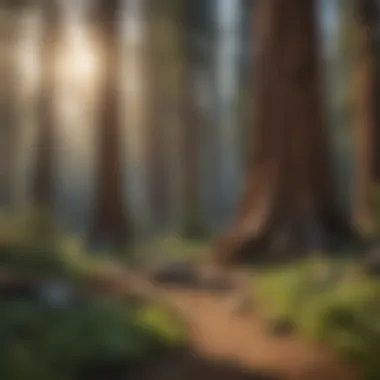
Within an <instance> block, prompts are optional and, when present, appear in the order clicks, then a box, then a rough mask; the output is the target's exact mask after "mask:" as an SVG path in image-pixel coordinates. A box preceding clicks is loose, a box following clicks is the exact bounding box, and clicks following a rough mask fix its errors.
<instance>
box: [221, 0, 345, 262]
mask: <svg viewBox="0 0 380 380" xmlns="http://www.w3.org/2000/svg"><path fill="white" fill-rule="evenodd" d="M257 11H258V12H260V16H261V17H260V19H259V20H260V21H259V22H260V24H259V25H258V26H259V29H258V31H259V33H258V35H257V36H256V41H257V44H258V49H259V56H258V62H257V64H256V82H255V83H256V86H258V87H257V88H256V89H257V92H258V93H259V96H258V98H257V99H256V100H257V104H256V107H257V108H256V112H255V128H256V129H255V132H256V133H255V136H254V141H255V144H256V145H255V147H254V148H255V149H254V155H252V161H251V167H250V170H249V171H248V173H247V176H248V178H247V184H246V192H245V196H244V199H243V201H242V204H241V211H240V215H239V217H238V220H237V222H236V224H235V226H234V228H233V229H232V231H231V233H229V234H227V235H226V236H225V237H224V238H222V239H221V240H220V241H219V242H218V244H217V246H216V250H215V254H216V259H217V260H218V261H219V262H221V263H237V262H241V261H246V260H256V261H261V260H263V261H273V260H276V261H279V260H281V259H289V258H292V257H294V256H295V255H299V254H301V253H302V254H303V253H304V252H305V251H310V250H322V249H326V248H328V247H329V246H330V244H331V243H332V242H334V240H335V239H339V238H346V237H351V236H352V232H351V228H350V226H349V225H348V222H347V219H346V218H345V217H344V216H343V212H342V210H341V209H340V207H339V204H338V201H337V199H336V194H335V189H334V185H333V175H332V172H331V164H330V157H329V151H328V136H327V131H326V128H325V125H324V123H323V118H322V111H323V109H322V95H321V88H320V85H321V75H320V71H319V56H318V51H317V19H316V2H315V1H312V0H309V1H304V0H287V1H278V0H261V1H260V2H259V9H258V10H257ZM264 252H265V253H264Z"/></svg>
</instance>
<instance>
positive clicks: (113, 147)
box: [90, 0, 131, 249]
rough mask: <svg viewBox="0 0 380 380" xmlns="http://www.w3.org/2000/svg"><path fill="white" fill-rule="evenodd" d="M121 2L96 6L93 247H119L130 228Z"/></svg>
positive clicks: (105, 0)
mask: <svg viewBox="0 0 380 380" xmlns="http://www.w3.org/2000/svg"><path fill="white" fill-rule="evenodd" d="M120 5H121V1H119V0H100V7H99V8H100V9H99V14H100V17H101V20H100V22H101V25H100V30H101V38H102V39H103V54H104V55H103V59H104V67H103V81H102V88H101V98H100V102H101V103H100V107H101V109H100V119H99V133H98V139H99V140H98V141H99V142H98V143H99V146H98V154H99V156H98V172H97V182H96V189H97V193H96V199H95V202H94V204H95V210H94V220H93V227H92V230H91V235H90V240H91V244H92V245H93V246H94V247H95V248H103V247H107V248H110V247H111V248H116V249H118V248H122V247H123V246H124V245H125V244H126V243H127V242H128V241H129V239H130V237H131V236H130V232H131V230H130V228H131V227H130V225H129V223H128V221H127V219H126V215H125V211H124V202H123V185H122V157H121V152H120V150H121V149H120V145H119V144H120V141H119V138H120V136H119V127H120V122H119V120H120V118H119V100H120V98H119V90H120V89H119V82H120V64H119V60H120V47H119V38H118V36H119V32H120V31H119V23H118V15H119V10H120Z"/></svg>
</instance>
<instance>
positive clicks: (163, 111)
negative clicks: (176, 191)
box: [147, 0, 169, 232]
mask: <svg viewBox="0 0 380 380" xmlns="http://www.w3.org/2000/svg"><path fill="white" fill-rule="evenodd" d="M149 4H150V5H151V9H150V12H149V13H150V14H149V18H150V28H149V31H148V33H149V41H150V43H149V44H148V45H149V47H148V48H149V53H148V54H149V62H150V63H149V73H148V77H149V90H148V96H149V110H150V115H149V116H150V121H149V122H148V124H147V128H148V131H147V156H148V171H147V175H148V177H147V183H148V202H149V207H150V213H151V224H152V229H153V231H156V232H163V230H164V229H165V227H166V226H167V224H168V220H169V172H168V145H167V144H168V136H167V132H168V129H167V125H166V120H167V114H168V108H169V107H168V104H169V102H168V94H167V92H166V91H165V90H166V86H165V82H164V81H165V79H166V78H165V69H166V64H167V62H168V57H167V50H166V48H165V47H166V38H167V37H169V36H168V34H167V32H168V26H167V23H168V19H167V12H165V11H166V9H167V8H166V7H165V2H162V1H154V0H153V1H151V2H150V3H149Z"/></svg>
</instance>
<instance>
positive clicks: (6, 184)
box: [0, 9, 19, 209]
mask: <svg viewBox="0 0 380 380" xmlns="http://www.w3.org/2000/svg"><path fill="white" fill-rule="evenodd" d="M15 13H16V12H15V11H11V10H8V9H2V10H1V15H0V18H1V22H0V30H1V33H0V35H1V43H2V46H4V51H3V54H2V57H1V78H2V86H1V91H0V109H1V111H0V112H1V113H0V154H1V160H0V161H1V162H0V165H1V166H0V205H1V206H4V207H5V208H6V209H10V208H11V207H12V205H13V201H14V198H13V192H14V185H15V181H14V179H15V172H16V163H17V151H18V148H17V147H18V134H19V130H18V125H17V116H16V115H17V110H16V107H17V100H18V98H17V95H18V93H17V90H18V85H19V82H18V77H17V75H18V70H17V64H16V63H17V62H16V51H15V50H16V49H15V46H16V41H17V27H18V26H19V25H18V23H17V20H18V19H17V16H15Z"/></svg>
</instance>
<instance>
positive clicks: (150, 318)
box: [136, 304, 187, 346]
mask: <svg viewBox="0 0 380 380" xmlns="http://www.w3.org/2000/svg"><path fill="white" fill-rule="evenodd" d="M136 320H137V323H138V325H139V326H142V327H143V328H145V329H147V330H148V331H150V332H151V333H152V334H153V335H154V336H157V338H158V339H160V340H162V341H164V342H166V343H167V344H169V345H171V346H172V345H173V346H178V345H183V344H184V343H185V342H186V336H187V329H186V326H185V324H184V323H183V322H182V321H181V320H180V319H179V318H175V315H174V314H173V312H171V311H169V310H168V309H166V308H163V307H162V306H161V305H158V304H151V305H148V306H147V307H144V308H142V309H141V310H138V311H137V313H136Z"/></svg>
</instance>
